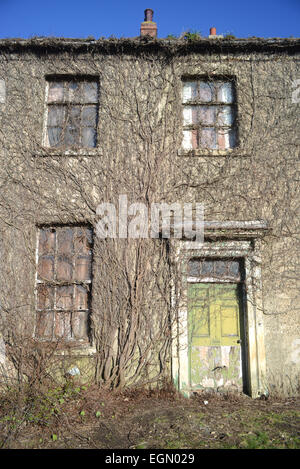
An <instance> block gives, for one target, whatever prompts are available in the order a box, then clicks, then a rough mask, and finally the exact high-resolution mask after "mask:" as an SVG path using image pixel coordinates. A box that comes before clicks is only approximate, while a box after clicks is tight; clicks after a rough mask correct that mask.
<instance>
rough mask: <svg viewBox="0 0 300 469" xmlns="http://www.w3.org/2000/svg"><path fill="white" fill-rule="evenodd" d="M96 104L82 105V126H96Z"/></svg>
mask: <svg viewBox="0 0 300 469" xmlns="http://www.w3.org/2000/svg"><path fill="white" fill-rule="evenodd" d="M96 112H97V108H96V106H84V107H83V109H82V125H83V127H96V117H97V115H96Z"/></svg>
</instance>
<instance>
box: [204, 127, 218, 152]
mask: <svg viewBox="0 0 300 469" xmlns="http://www.w3.org/2000/svg"><path fill="white" fill-rule="evenodd" d="M201 147H202V148H208V149H214V148H217V136H216V130H215V129H211V128H203V129H202V130H201Z"/></svg>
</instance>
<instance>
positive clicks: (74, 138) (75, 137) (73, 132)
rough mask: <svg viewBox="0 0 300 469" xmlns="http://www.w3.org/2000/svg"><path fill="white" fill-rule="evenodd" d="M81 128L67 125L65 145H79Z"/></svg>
mask: <svg viewBox="0 0 300 469" xmlns="http://www.w3.org/2000/svg"><path fill="white" fill-rule="evenodd" d="M79 130H80V128H79V127H73V126H69V125H68V126H67V127H66V130H65V139H64V142H65V145H66V146H70V147H71V146H78V145H79V139H80V132H79Z"/></svg>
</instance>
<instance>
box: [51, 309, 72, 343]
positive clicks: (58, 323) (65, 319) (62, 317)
mask: <svg viewBox="0 0 300 469" xmlns="http://www.w3.org/2000/svg"><path fill="white" fill-rule="evenodd" d="M54 334H55V337H56V338H57V339H61V338H65V339H71V313H69V312H68V313H61V312H58V311H57V312H56V313H55V328H54Z"/></svg>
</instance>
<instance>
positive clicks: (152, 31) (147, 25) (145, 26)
mask: <svg viewBox="0 0 300 469" xmlns="http://www.w3.org/2000/svg"><path fill="white" fill-rule="evenodd" d="M141 36H150V37H157V25H156V23H155V22H154V21H153V10H151V8H146V10H145V20H144V21H143V23H142V24H141Z"/></svg>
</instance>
